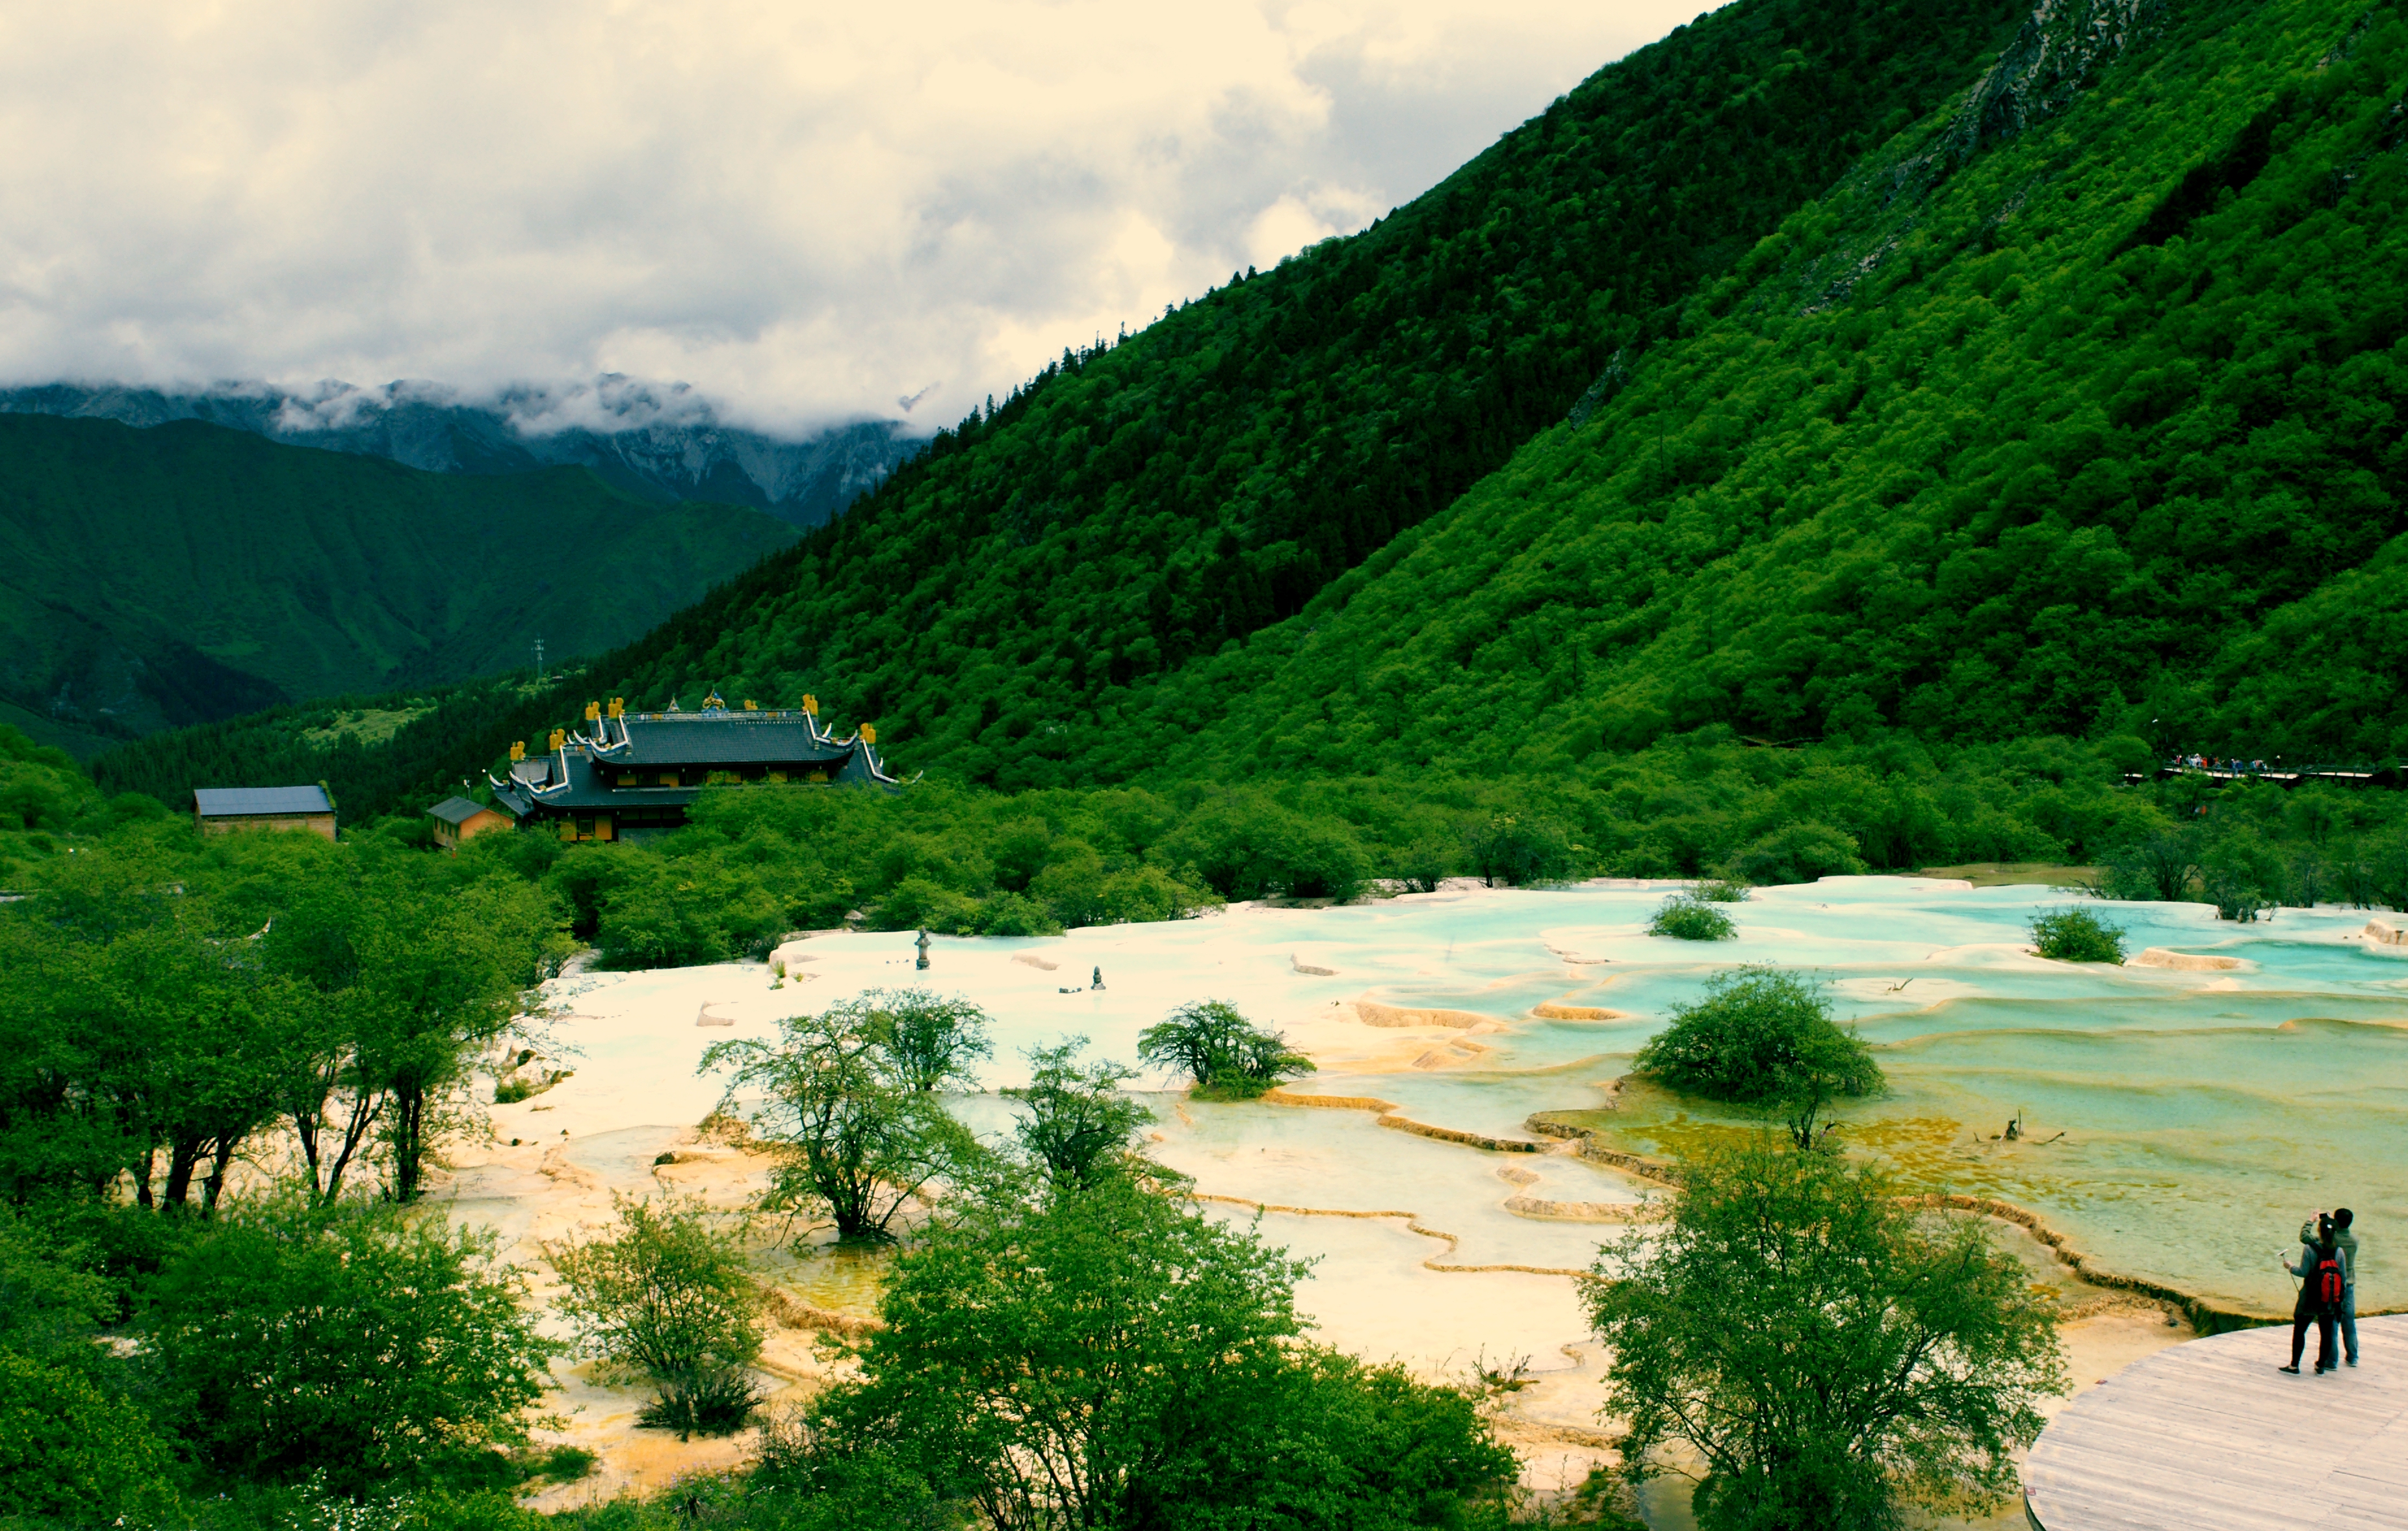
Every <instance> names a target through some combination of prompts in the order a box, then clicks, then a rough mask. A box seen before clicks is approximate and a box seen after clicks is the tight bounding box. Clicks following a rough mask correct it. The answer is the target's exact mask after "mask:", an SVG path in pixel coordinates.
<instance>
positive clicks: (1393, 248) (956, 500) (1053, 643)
mask: <svg viewBox="0 0 2408 1531" xmlns="http://www.w3.org/2000/svg"><path fill="white" fill-rule="evenodd" d="M2021 9H2022V6H2021V5H2020V4H2018V3H2016V0H1912V3H1905V0H1882V3H1867V0H1740V3H1738V4H1735V5H1732V6H1729V7H1726V8H1724V9H1722V10H1719V11H1716V12H1714V13H1713V14H1712V15H1711V16H1708V17H1705V18H1704V19H1702V20H1700V21H1699V22H1697V23H1696V24H1694V25H1692V26H1689V27H1685V28H1683V29H1681V30H1680V31H1678V32H1676V33H1674V34H1673V35H1672V36H1670V37H1668V38H1666V39H1665V40H1663V41H1661V42H1659V43H1657V44H1656V45H1654V46H1652V47H1650V48H1646V49H1642V50H1641V51H1638V52H1636V53H1634V54H1632V55H1631V56H1630V57H1628V58H1627V59H1625V60H1623V61H1621V62H1620V63H1617V64H1615V65H1611V66H1609V67H1607V68H1605V69H1602V70H1600V71H1599V72H1598V74H1597V75H1595V76H1594V77H1592V78H1591V79H1589V80H1588V81H1587V82H1585V83H1584V84H1583V85H1582V86H1581V87H1580V88H1579V89H1577V90H1575V91H1573V92H1572V93H1571V94H1569V95H1568V96H1566V97H1564V98H1563V99H1561V100H1559V101H1557V102H1556V103H1555V105H1553V106H1552V107H1550V108H1548V109H1547V110H1546V111H1545V112H1544V113H1543V114H1542V115H1541V116H1540V117H1538V118H1536V119H1534V120H1532V121H1531V122H1530V123H1527V124H1526V125H1524V126H1523V127H1522V128H1520V129H1518V130H1516V131H1515V132H1513V133H1512V134H1510V135H1508V136H1507V137H1505V138H1504V139H1503V140H1501V141H1500V142H1499V143H1498V144H1497V145H1496V146H1495V147H1493V148H1492V149H1490V150H1489V151H1488V152H1486V153H1484V154H1483V155H1481V156H1480V157H1479V158H1478V159H1477V160H1475V161H1473V162H1472V163H1471V164H1470V165H1469V166H1465V167H1464V168H1463V169H1462V170H1461V171H1459V172H1457V173H1456V174H1455V176H1453V177H1451V178H1449V180H1448V181H1445V182H1444V183H1443V184H1441V186H1440V187H1438V188H1437V189H1436V190H1434V191H1432V192H1431V193H1429V194H1428V195H1426V196H1424V197H1422V198H1421V199H1419V200H1418V201H1416V202H1415V203H1413V204H1412V206H1410V207H1408V208H1405V209H1400V210H1399V211H1398V212H1397V213H1396V214H1394V215H1393V216H1391V217H1390V218H1388V219H1387V220H1385V221H1384V222H1383V223H1381V224H1378V225H1376V226H1375V227H1373V228H1372V229H1370V230H1369V231H1367V232H1366V233H1364V234H1362V235H1359V236H1357V237H1355V238H1351V239H1346V240H1337V241H1329V242H1326V243H1325V244H1324V245H1322V246H1319V247H1317V248H1315V249H1314V250H1312V251H1311V252H1309V253H1306V254H1304V255H1303V256H1301V257H1299V258H1297V259H1294V260H1291V261H1286V262H1283V263H1282V265H1281V266H1280V267H1278V268H1277V269H1276V270H1272V271H1269V272H1264V273H1262V274H1260V275H1257V276H1254V277H1251V278H1247V279H1244V280H1241V281H1239V282H1236V283H1235V284H1233V285H1232V286H1230V287H1227V288H1225V289H1223V290H1221V291H1218V292H1216V293H1213V294H1211V296H1208V297H1206V298H1205V299H1203V300H1201V301H1199V302H1197V303H1195V304H1192V305H1190V306H1189V307H1187V308H1185V309H1183V310H1182V311H1178V312H1176V313H1171V314H1167V315H1166V316H1165V317H1163V318H1162V319H1160V320H1158V321H1156V322H1155V323H1154V324H1152V325H1149V326H1148V327H1147V328H1146V329H1144V330H1143V331H1142V332H1141V333H1140V334H1138V335H1135V336H1131V337H1129V338H1128V339H1126V340H1125V341H1124V342H1123V343H1121V344H1119V345H1117V346H1113V347H1108V348H1106V349H1104V350H1103V351H1101V352H1099V353H1095V354H1085V355H1081V356H1066V357H1065V360H1064V362H1063V363H1062V364H1059V365H1057V366H1055V367H1053V368H1048V369H1047V371H1046V372H1045V373H1044V374H1043V375H1042V376H1040V377H1039V379H1037V380H1036V381H1035V382H1034V383H1032V384H1031V386H1030V387H1029V388H1028V389H1027V390H1026V391H1025V392H1024V393H1022V394H1020V395H1017V396H1015V397H1013V398H1012V399H1011V400H1009V401H1007V402H1006V403H1005V405H1004V406H1003V407H1002V408H1001V409H1000V410H999V411H997V412H996V413H995V414H994V415H993V416H992V418H982V419H974V420H972V421H970V422H966V423H965V425H964V426H963V427H962V428H961V430H959V431H958V432H950V433H946V434H943V435H940V436H939V439H938V440H937V441H936V442H935V443H933V445H932V447H931V449H930V450H929V451H928V452H926V453H925V454H924V455H922V456H920V457H919V458H917V459H915V460H914V461H913V462H912V463H910V464H908V465H906V466H905V467H903V468H902V469H898V470H897V471H896V474H895V476H894V477H893V478H892V479H891V480H890V481H889V482H888V483H887V484H885V485H884V486H883V487H882V488H881V489H880V490H879V491H878V493H877V494H875V495H874V496H872V497H870V498H867V499H866V500H865V501H863V502H862V503H861V504H860V505H858V506H857V507H856V508H855V509H854V510H853V512H852V513H849V514H848V515H847V516H845V517H844V518H843V519H842V520H841V521H840V522H839V523H837V524H836V525H834V526H832V527H828V528H825V529H824V531H822V532H820V533H815V534H814V535H813V536H811V537H810V538H809V539H808V540H807V541H806V542H805V543H804V544H803V545H802V546H801V547H799V548H798V549H796V551H795V552H794V553H793V554H792V555H790V556H787V557H784V558H781V559H780V560H777V561H775V562H773V563H772V564H771V565H770V566H768V567H767V568H766V569H764V570H763V571H760V572H759V574H758V575H757V576H756V577H755V578H753V579H752V580H750V581H748V582H746V583H745V584H744V585H742V586H740V587H739V588H738V589H737V590H736V591H734V592H731V593H730V595H729V597H728V598H727V599H725V600H724V601H722V602H719V603H716V604H714V605H712V606H710V607H709V608H708V609H704V610H698V611H696V612H695V613H693V614H689V616H688V617H687V618H684V619H681V621H680V622H679V623H678V624H677V625H676V627H675V628H674V630H672V631H670V632H667V633H665V634H664V635H663V637H662V641H661V643H659V644H657V645H656V646H655V647H656V652H655V653H654V654H653V655H652V656H649V657H646V658H645V659H644V661H643V662H642V663H640V664H638V666H636V668H635V669H634V670H633V671H632V672H631V673H630V675H629V679H628V682H627V689H628V691H629V694H630V695H631V696H633V695H643V696H651V695H652V694H654V693H666V692H667V691H669V690H672V689H681V690H682V689H693V688H695V687H696V686H703V685H706V684H708V683H710V682H711V681H714V680H726V679H728V678H730V677H733V676H737V675H738V674H740V675H742V676H743V677H745V679H744V682H743V684H744V685H746V686H749V687H750V688H751V689H752V690H753V691H754V692H757V693H758V694H761V695H765V696H766V695H776V696H791V695H793V694H796V693H799V692H800V691H802V690H804V689H807V688H815V689H817V690H819V691H820V692H822V693H824V694H827V695H830V696H832V697H835V698H838V699H840V700H841V701H842V702H843V704H844V705H845V706H847V707H848V708H849V709H852V710H853V711H854V712H856V713H867V714H869V715H877V716H881V717H886V718H889V719H893V720H896V721H898V722H900V721H901V720H904V719H909V720H910V721H909V723H908V724H906V725H904V726H905V728H906V729H907V733H906V734H905V735H903V736H898V737H909V736H910V735H912V734H916V735H918V737H919V738H920V739H921V741H922V744H924V745H925V746H926V751H925V752H924V753H927V758H935V753H941V754H942V755H943V756H944V758H947V759H948V760H950V761H952V762H953V763H954V764H955V765H956V766H958V767H959V768H960V769H962V770H963V771H965V772H966V773H968V774H970V775H972V776H975V777H981V778H993V779H1001V780H1009V779H1012V773H1013V771H1014V769H1015V768H1014V766H1013V762H1014V760H1016V759H1017V758H1020V757H1021V756H1022V755H1023V754H1024V753H1025V745H1024V741H1025V740H1027V739H1029V738H1030V737H1032V736H1038V737H1042V736H1045V733H1046V730H1047V729H1048V728H1049V726H1059V725H1061V724H1063V723H1064V722H1066V721H1068V720H1070V719H1074V718H1079V717H1083V716H1087V715H1091V714H1092V713H1093V712H1094V710H1095V709H1096V708H1097V707H1098V706H1099V705H1100V706H1108V705H1110V701H1109V699H1110V698H1111V696H1112V695H1113V694H1114V692H1115V690H1116V688H1125V687H1127V686H1131V685H1132V684H1138V683H1142V682H1143V681H1145V680H1147V679H1148V678H1149V677H1153V676H1155V675H1158V674H1161V673H1163V672H1168V671H1170V670H1174V669H1176V668H1177V667H1178V666H1180V665H1181V664H1182V663H1183V662H1186V661H1188V660H1190V659H1192V658H1194V657H1197V656H1199V655H1202V656H1209V655H1211V654H1212V653H1214V652H1216V651H1217V650H1218V649H1219V648H1220V647H1221V646H1222V645H1223V644H1224V643H1227V642H1229V641H1231V640H1233V639H1242V638H1243V637H1244V636H1245V635H1247V634H1248V633H1251V632H1253V631H1255V630H1257V629H1259V628H1262V627H1264V626H1266V625H1267V624H1269V623H1271V622H1273V621H1275V620H1277V619H1278V618H1281V617H1283V616H1287V615H1290V614H1294V613H1296V612H1297V611H1298V610H1299V609H1301V607H1302V606H1303V604H1304V603H1305V602H1306V601H1307V600H1308V599H1311V598H1312V596H1313V594H1314V593H1315V592H1316V591H1318V590H1320V589H1321V588H1322V587H1323V586H1324V585H1326V583H1327V582H1328V581H1329V580H1330V579H1332V578H1334V577H1335V576H1337V575H1338V574H1339V573H1340V572H1341V571H1344V570H1346V569H1348V568H1349V567H1352V566H1353V565H1355V564H1356V563H1358V562H1359V561H1360V560H1361V559H1362V558H1364V557H1365V556H1369V555H1370V554H1371V553H1373V552H1374V551H1376V550H1377V549H1379V548H1381V547H1382V546H1383V545H1385V544H1386V543H1387V542H1388V541H1389V540H1390V539H1391V538H1392V537H1393V536H1394V535H1395V534H1396V533H1397V532H1398V530H1400V529H1402V528H1403V527H1409V526H1412V525H1413V524H1415V523H1417V522H1419V521H1421V520H1423V519H1424V518H1426V516H1428V515H1430V514H1432V513H1435V512H1437V511H1439V510H1441V508H1443V507H1444V506H1445V505H1447V504H1448V503H1449V502H1451V501H1452V500H1453V499H1454V498H1455V496H1456V495H1458V494H1459V493H1460V492H1461V491H1462V490H1463V489H1464V488H1466V487H1468V486H1469V484H1472V483H1474V482H1475V481H1476V480H1478V479H1479V478H1480V477H1481V476H1482V475H1483V474H1484V473H1486V472H1488V471H1490V470H1491V469H1495V468H1496V467H1498V465H1500V464H1501V463H1503V462H1504V461H1505V460H1506V458H1507V457H1508V455H1510V454H1511V453H1512V451H1513V449H1514V448H1515V447H1516V446H1517V445H1518V444H1519V443H1520V442H1521V441H1524V440H1526V439H1527V437H1528V436H1529V435H1530V434H1531V433H1532V432H1533V431H1535V430H1537V429H1539V428H1541V426H1544V425H1545V424H1546V423H1547V422H1549V421H1551V420H1555V419H1557V418H1560V417H1561V416H1562V414H1563V412H1564V411H1565V410H1566V409H1567V408H1568V407H1570V405H1571V404H1572V403H1573V402H1574V401H1575V400H1576V399H1577V398H1579V397H1581V395H1582V393H1583V390H1584V389H1585V388H1586V387H1587V386H1588V385H1589V383H1591V382H1592V380H1594V379H1595V378H1596V377H1597V375H1598V372H1599V371H1600V369H1602V368H1604V367H1605V365H1606V363H1607V361H1608V360H1609V358H1611V357H1612V356H1613V355H1614V354H1616V352H1617V350H1620V351H1622V352H1624V353H1625V354H1637V352H1638V351H1639V350H1640V349H1641V347H1642V346H1643V344H1644V343H1645V342H1646V341H1647V340H1648V339H1650V338H1651V337H1653V336H1655V335H1656V334H1658V333H1659V332H1662V331H1665V330H1667V329H1669V328H1670V325H1672V324H1673V323H1674V322H1675V321H1676V320H1677V316H1678V312H1679V310H1678V307H1677V305H1678V304H1679V303H1680V302H1681V301H1682V300H1684V298H1685V297H1686V296H1688V295H1689V294H1690V293H1691V292H1692V291H1693V290H1694V288H1695V286H1696V284H1697V283H1698V282H1699V281H1700V280H1702V279H1704V278H1706V277H1708V276H1711V275H1713V273H1716V272H1718V271H1720V270H1722V269H1723V268H1724V267H1726V266H1727V264H1728V263H1729V261H1730V260H1732V259H1733V258H1735V257H1736V256H1737V255H1738V254H1739V253H1742V252H1743V251H1745V250H1746V249H1748V248H1749V247H1750V246H1752V245H1753V244H1754V243H1755V242H1756V239H1757V238H1758V237H1759V236H1761V235H1762V234H1763V233H1764V232H1766V231H1767V230H1768V229H1770V227H1771V226H1772V225H1773V224H1774V223H1776V222H1777V221H1778V220H1779V219H1780V218H1781V217H1782V216H1783V214H1785V212H1787V211H1788V210H1790V209H1793V208H1795V207H1797V206H1798V205H1799V203H1800V202H1802V201H1803V200H1804V199H1806V198H1807V197H1809V196H1811V195H1813V194H1814V193H1815V192H1816V191H1818V190H1820V189H1821V188H1823V187H1825V186H1827V185H1828V184H1829V183H1830V182H1831V181H1834V180H1836V179H1837V178H1838V177H1839V176H1840V175H1841V174H1842V172H1844V171H1845V169H1846V168H1847V167H1848V166H1849V165H1850V164H1851V163H1853V162H1854V161H1855V160H1856V158H1857V157H1858V156H1859V155H1860V154H1862V153H1863V152H1865V151H1866V150H1867V149H1868V148H1870V147H1871V146H1872V145H1874V144H1876V143H1878V142H1879V141H1881V139H1882V138H1883V137H1885V136H1886V135H1887V134H1889V133H1891V132H1894V131H1896V130H1897V129H1898V128H1899V127H1900V126H1902V125H1903V124H1905V123H1911V122H1913V121H1914V120H1915V119H1917V118H1919V117H1920V116H1922V115H1923V114H1924V113H1925V112H1927V111H1928V110H1929V109H1930V108H1932V107H1933V106H1935V105H1937V104H1938V103H1939V102H1940V101H1941V100H1942V99H1943V98H1945V97H1948V96H1950V95H1952V94H1955V93H1957V92H1958V91H1960V90H1961V89H1962V88H1963V87H1964V86H1965V85H1966V84H1967V83H1969V82H1970V81H1971V79H1973V78H1974V77H1975V75H1976V74H1977V73H1978V64H1977V61H1978V57H1979V55H1981V54H1982V53H1983V52H1984V51H1985V50H1987V49H1990V48H1993V47H1995V46H1998V45H1999V44H2000V42H2001V41H2002V40H2003V39H2004V38H2005V37H2006V36H2009V35H2010V34H2011V32H2012V27H2013V24H2014V21H2015V20H2016V18H2017V17H2018V15H2019V14H2020V12H2021ZM932 733H933V734H934V735H936V736H937V737H936V738H934V739H932V738H931V737H930V735H931V734H932ZM939 740H940V741H941V743H939ZM928 752H935V753H928Z"/></svg>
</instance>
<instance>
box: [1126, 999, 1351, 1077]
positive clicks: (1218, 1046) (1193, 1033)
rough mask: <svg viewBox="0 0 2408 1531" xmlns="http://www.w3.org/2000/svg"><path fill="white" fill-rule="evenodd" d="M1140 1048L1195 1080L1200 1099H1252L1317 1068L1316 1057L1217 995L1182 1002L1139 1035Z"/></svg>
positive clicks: (1152, 1060)
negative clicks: (1252, 1020) (1312, 1057)
mask: <svg viewBox="0 0 2408 1531" xmlns="http://www.w3.org/2000/svg"><path fill="white" fill-rule="evenodd" d="M1137 1053H1138V1056H1139V1057H1140V1058H1142V1059H1144V1060H1145V1061H1146V1062H1149V1063H1152V1064H1153V1065H1154V1066H1155V1067H1156V1068H1161V1069H1168V1070H1172V1071H1174V1072H1177V1073H1181V1074H1184V1075H1186V1076H1188V1077H1190V1078H1192V1079H1193V1080H1195V1081H1196V1083H1195V1086H1194V1088H1193V1090H1191V1091H1190V1093H1192V1094H1194V1095H1195V1096H1196V1097H1197V1099H1198V1100H1208V1101H1245V1100H1253V1099H1254V1097H1256V1096H1258V1095H1262V1094H1265V1093H1267V1092H1268V1091H1269V1090H1272V1089H1273V1088H1274V1087H1276V1086H1277V1085H1278V1084H1279V1083H1280V1081H1281V1080H1283V1079H1286V1078H1292V1077H1294V1076H1297V1075H1299V1074H1311V1073H1312V1072H1313V1067H1312V1060H1311V1059H1309V1058H1306V1057H1305V1056H1304V1055H1303V1054H1302V1053H1299V1052H1296V1051H1294V1050H1292V1049H1291V1048H1290V1047H1288V1045H1287V1039H1286V1038H1285V1037H1283V1036H1282V1035H1280V1034H1279V1033H1277V1032H1267V1031H1264V1030H1262V1029H1261V1028H1260V1027H1257V1026H1255V1025H1254V1023H1252V1022H1251V1021H1249V1020H1247V1019H1246V1018H1245V1017H1243V1016H1241V1015H1240V1014H1239V1013H1238V1010H1237V1007H1236V1006H1235V1005H1231V1004H1224V1003H1223V1002H1222V1001H1219V1000H1205V1001H1202V1002H1200V1003H1198V1004H1183V1005H1181V1006H1180V1007H1179V1008H1178V1009H1176V1010H1173V1011H1172V1012H1171V1013H1170V1014H1169V1016H1168V1018H1165V1019H1163V1020H1162V1021H1160V1022H1158V1023H1157V1024H1155V1025H1153V1026H1149V1027H1147V1028H1146V1029H1145V1030H1144V1031H1143V1032H1141V1033H1139V1034H1138V1039H1137Z"/></svg>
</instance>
